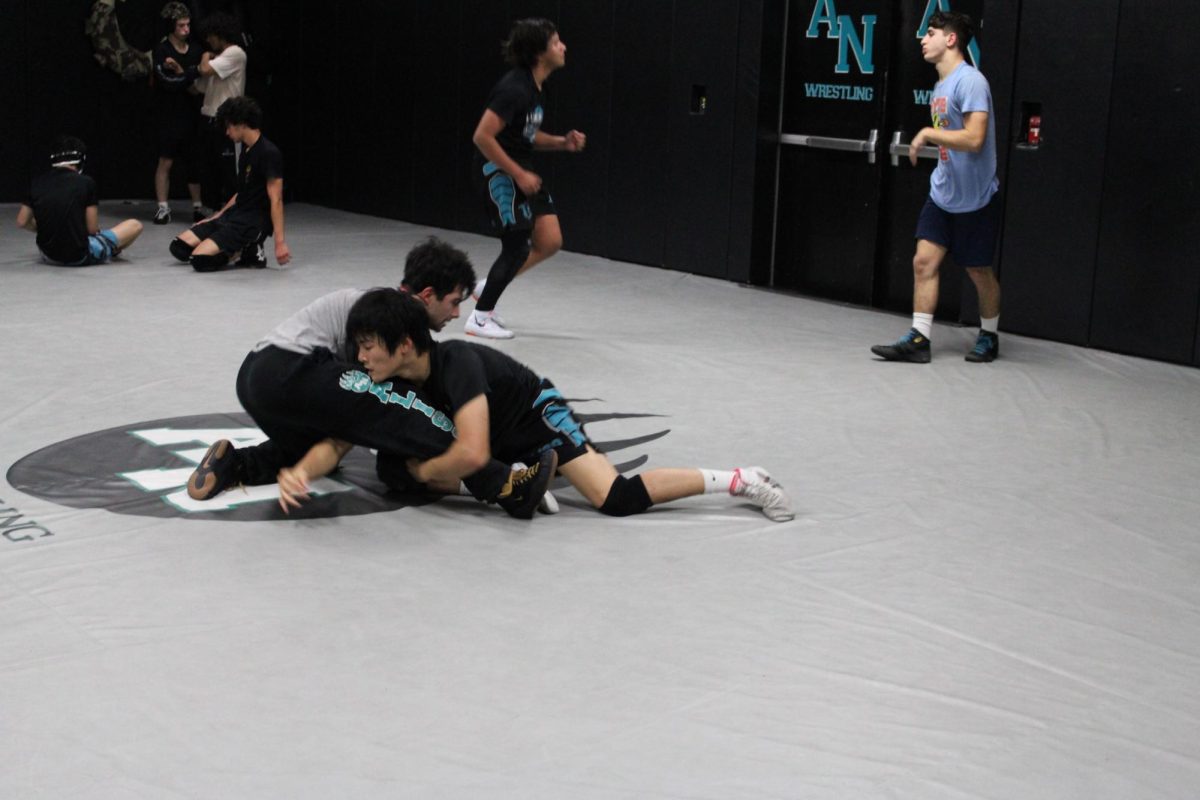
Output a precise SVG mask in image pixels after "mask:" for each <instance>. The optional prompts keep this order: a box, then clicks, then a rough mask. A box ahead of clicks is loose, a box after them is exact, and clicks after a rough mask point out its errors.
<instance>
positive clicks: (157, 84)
mask: <svg viewBox="0 0 1200 800" xmlns="http://www.w3.org/2000/svg"><path fill="white" fill-rule="evenodd" d="M200 50H201V48H199V47H197V46H196V45H195V44H189V45H188V51H187V52H186V53H180V52H179V51H178V50H176V49H175V45H173V44H171V40H170V39H163V40H162V41H161V42H159V43H158V45H157V46H156V47H155V48H154V88H155V89H156V90H157V91H156V92H155V96H156V99H157V106H158V111H159V113H160V114H162V115H164V116H171V117H180V118H183V117H187V118H191V117H194V116H195V115H197V114H199V113H200V102H201V97H200V95H198V94H192V93H191V92H189V91H188V87H189V86H191V85H192V84H193V83H195V81H196V70H195V69H189V68H192V67H196V66H199V64H200ZM168 58H173V59H175V60H176V61H177V62H178V63H179V66H181V67H183V70H184V71H183V73H182V74H180V73H177V72H175V71H173V70H171V69H168V68H167V67H166V66H164V64H165V63H166V60H167V59H168Z"/></svg>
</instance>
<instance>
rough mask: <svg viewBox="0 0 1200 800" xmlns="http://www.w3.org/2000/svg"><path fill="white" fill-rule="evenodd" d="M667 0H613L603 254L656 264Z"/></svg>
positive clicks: (660, 246) (665, 128) (661, 255)
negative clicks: (615, 44)
mask: <svg viewBox="0 0 1200 800" xmlns="http://www.w3.org/2000/svg"><path fill="white" fill-rule="evenodd" d="M671 14H672V4H671V3H670V2H668V0H648V2H647V1H644V0H614V2H613V41H614V42H620V47H619V49H618V50H617V51H615V52H614V54H613V66H612V74H613V78H612V98H613V99H612V117H611V119H612V123H611V124H612V134H611V139H610V150H609V158H608V164H609V168H608V198H609V202H608V214H607V215H606V222H607V236H606V238H607V240H608V243H609V250H608V252H607V253H606V255H607V256H608V257H610V258H615V259H620V260H622V261H634V262H638V263H641V264H658V265H661V264H662V263H663V262H664V260H665V257H666V229H667V221H668V215H667V209H668V206H669V202H670V195H669V194H668V190H667V180H668V176H669V175H670V170H669V164H670V146H669V138H668V132H669V126H670V118H669V115H668V113H667V108H668V107H669V104H670V100H671V92H670V78H669V76H670V74H671V55H670V54H671V41H670V39H671Z"/></svg>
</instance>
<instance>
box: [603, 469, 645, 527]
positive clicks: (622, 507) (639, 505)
mask: <svg viewBox="0 0 1200 800" xmlns="http://www.w3.org/2000/svg"><path fill="white" fill-rule="evenodd" d="M651 505H653V503H651V502H650V493H649V492H647V491H646V484H645V483H643V482H642V476H641V475H634V476H633V477H632V478H626V477H625V476H624V475H618V476H617V479H616V480H614V481H613V483H612V486H610V487H609V488H608V497H606V498H604V505H602V506H600V513H601V514H608V515H609V516H610V517H628V516H629V515H630V514H640V513H642V512H643V511H645V510H646V509H647V508H649V507H650V506H651Z"/></svg>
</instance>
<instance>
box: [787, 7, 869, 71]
mask: <svg viewBox="0 0 1200 800" xmlns="http://www.w3.org/2000/svg"><path fill="white" fill-rule="evenodd" d="M878 21H879V15H878V14H864V15H863V16H862V17H861V18H860V19H859V22H860V23H861V24H862V34H861V35H860V34H859V32H858V28H856V27H855V26H854V20H853V19H852V18H851V17H850V15H848V14H838V13H837V6H836V4H835V2H834V0H816V3H815V4H814V5H813V12H812V17H810V18H809V21H808V30H807V31H806V32H805V34H804V35H805V37H806V38H808V39H816V38H817V37H819V36H820V35H821V27H822V26H824V27H825V38H827V39H837V40H838V55H837V64H836V65H835V66H834V68H833V71H834V73H836V74H838V75H846V74H849V72H850V56H852V55H853V56H854V62H855V63H856V64H857V65H858V71H859V72H861V73H862V74H863V75H874V74H875V23H876V22H878Z"/></svg>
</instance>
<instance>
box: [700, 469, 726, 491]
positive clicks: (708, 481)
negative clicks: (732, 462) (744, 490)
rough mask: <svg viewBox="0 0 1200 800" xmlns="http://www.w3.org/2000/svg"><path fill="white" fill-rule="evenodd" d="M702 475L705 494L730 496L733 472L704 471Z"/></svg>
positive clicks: (719, 470) (720, 470)
mask: <svg viewBox="0 0 1200 800" xmlns="http://www.w3.org/2000/svg"><path fill="white" fill-rule="evenodd" d="M700 474H701V475H702V476H703V477H704V493H705V494H729V489H730V487H731V486H733V472H732V471H731V470H722V469H702V470H700Z"/></svg>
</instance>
